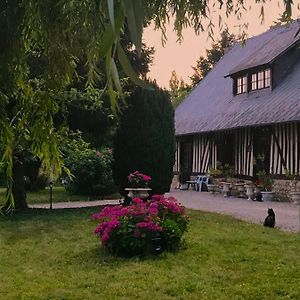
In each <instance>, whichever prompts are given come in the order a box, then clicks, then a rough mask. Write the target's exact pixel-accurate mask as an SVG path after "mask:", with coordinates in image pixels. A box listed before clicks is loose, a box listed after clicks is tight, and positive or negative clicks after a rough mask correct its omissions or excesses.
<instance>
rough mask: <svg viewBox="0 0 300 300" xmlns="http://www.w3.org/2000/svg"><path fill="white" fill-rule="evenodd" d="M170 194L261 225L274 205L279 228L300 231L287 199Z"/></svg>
mask: <svg viewBox="0 0 300 300" xmlns="http://www.w3.org/2000/svg"><path fill="white" fill-rule="evenodd" d="M167 195H170V196H174V197H175V198H177V199H178V200H179V201H180V202H181V203H182V204H183V205H184V206H186V207H187V208H191V209H197V210H202V211H209V212H216V213H221V214H225V215H230V216H233V217H235V218H237V219H241V220H245V221H248V222H252V223H257V224H262V223H263V221H264V219H265V217H266V216H267V209H268V208H269V207H272V208H273V209H274V211H275V214H276V227H278V228H280V229H282V230H285V231H295V232H296V231H298V232H299V227H300V226H299V207H297V206H296V205H294V204H292V203H285V202H256V201H248V200H246V199H240V198H233V197H229V198H224V197H223V196H222V195H220V194H217V195H211V194H210V193H207V192H196V191H194V190H187V191H181V190H175V189H172V190H171V191H170V193H168V194H167ZM109 204H110V205H112V204H119V200H99V201H85V202H61V203H54V204H53V208H54V209H61V208H78V207H89V206H100V205H109ZM31 207H32V208H49V204H35V205H31Z"/></svg>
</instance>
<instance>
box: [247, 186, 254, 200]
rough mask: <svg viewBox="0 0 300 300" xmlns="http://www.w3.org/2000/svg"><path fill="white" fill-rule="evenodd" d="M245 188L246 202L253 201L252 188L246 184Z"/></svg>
mask: <svg viewBox="0 0 300 300" xmlns="http://www.w3.org/2000/svg"><path fill="white" fill-rule="evenodd" d="M245 188H246V195H247V197H248V199H247V200H253V197H254V186H253V185H251V184H246V185H245Z"/></svg>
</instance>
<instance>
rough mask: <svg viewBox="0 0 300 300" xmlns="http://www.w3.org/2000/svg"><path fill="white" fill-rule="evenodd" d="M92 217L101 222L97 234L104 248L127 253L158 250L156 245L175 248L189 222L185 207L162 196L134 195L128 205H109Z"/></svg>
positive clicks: (163, 247)
mask: <svg viewBox="0 0 300 300" xmlns="http://www.w3.org/2000/svg"><path fill="white" fill-rule="evenodd" d="M92 218H93V219H94V220H97V221H98V225H97V227H96V229H95V234H96V235H98V236H99V237H100V239H101V242H102V245H103V247H105V248H106V249H107V250H108V251H109V252H111V253H114V254H117V255H124V256H132V255H140V254H146V253H151V252H155V249H154V248H155V247H156V250H157V249H159V250H160V251H163V250H172V249H176V248H177V247H178V246H179V244H180V241H181V237H182V235H183V233H184V232H185V231H186V230H187V224H188V217H187V215H186V212H185V208H184V207H183V206H182V205H180V204H179V203H178V202H177V201H176V199H175V198H173V197H168V198H166V197H164V196H163V195H154V196H153V197H152V198H151V199H150V200H149V201H147V202H143V200H142V199H140V198H135V199H133V201H132V204H131V205H129V206H121V205H117V206H107V207H105V208H104V209H103V210H102V211H101V212H99V213H95V214H93V216H92ZM154 244H155V245H154ZM157 247H158V248H157Z"/></svg>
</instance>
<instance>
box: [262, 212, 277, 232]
mask: <svg viewBox="0 0 300 300" xmlns="http://www.w3.org/2000/svg"><path fill="white" fill-rule="evenodd" d="M264 226H266V227H272V228H274V227H275V212H274V210H273V209H272V208H268V216H267V217H266V219H265V222H264Z"/></svg>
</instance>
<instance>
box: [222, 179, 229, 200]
mask: <svg viewBox="0 0 300 300" xmlns="http://www.w3.org/2000/svg"><path fill="white" fill-rule="evenodd" d="M222 185H223V189H222V193H223V196H224V197H229V196H230V187H231V183H230V182H222Z"/></svg>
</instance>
